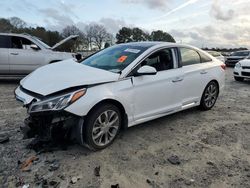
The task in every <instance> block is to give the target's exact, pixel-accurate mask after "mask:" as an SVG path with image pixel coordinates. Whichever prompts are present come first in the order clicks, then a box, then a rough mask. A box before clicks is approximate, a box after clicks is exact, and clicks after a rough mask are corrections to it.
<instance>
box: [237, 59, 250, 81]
mask: <svg viewBox="0 0 250 188" xmlns="http://www.w3.org/2000/svg"><path fill="white" fill-rule="evenodd" d="M245 78H248V79H250V57H248V58H246V59H244V60H241V61H239V62H238V63H236V65H235V67H234V79H235V80H236V81H241V82H242V81H244V79H245Z"/></svg>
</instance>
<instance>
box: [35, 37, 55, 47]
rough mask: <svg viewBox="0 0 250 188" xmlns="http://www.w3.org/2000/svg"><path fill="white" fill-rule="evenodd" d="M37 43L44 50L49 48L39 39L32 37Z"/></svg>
mask: <svg viewBox="0 0 250 188" xmlns="http://www.w3.org/2000/svg"><path fill="white" fill-rule="evenodd" d="M32 38H33V39H34V40H35V41H36V42H37V43H39V45H41V46H43V47H44V48H51V47H50V46H49V45H47V44H45V43H44V42H43V41H41V40H40V39H38V38H36V37H32Z"/></svg>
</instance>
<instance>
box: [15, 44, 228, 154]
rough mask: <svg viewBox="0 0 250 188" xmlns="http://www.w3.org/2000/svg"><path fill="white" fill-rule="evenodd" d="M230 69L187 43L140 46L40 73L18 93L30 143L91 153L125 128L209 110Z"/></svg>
mask: <svg viewBox="0 0 250 188" xmlns="http://www.w3.org/2000/svg"><path fill="white" fill-rule="evenodd" d="M224 76H225V64H223V63H222V62H221V61H219V60H217V59H216V58H214V57H213V56H211V55H209V54H208V53H206V52H204V51H202V50H200V49H197V48H195V47H191V46H188V45H182V44H175V43H165V42H138V43H127V44H120V45H116V46H113V47H110V48H107V49H104V50H102V51H100V52H98V53H96V54H94V55H92V56H90V57H88V58H87V59H85V60H83V61H82V62H81V63H76V62H74V61H73V60H67V61H64V62H60V63H56V64H51V65H47V66H44V67H41V68H39V69H37V70H36V71H34V72H33V73H31V74H30V75H28V76H27V77H25V78H24V79H23V80H21V82H20V86H19V87H18V88H17V89H16V90H15V95H16V98H17V100H19V101H21V102H22V103H23V104H24V106H25V107H26V108H27V110H28V114H29V117H28V118H27V119H26V120H25V124H24V125H23V126H22V127H21V128H22V130H23V132H24V133H25V135H26V136H27V137H32V136H35V135H39V136H40V137H45V138H47V139H51V138H52V139H53V138H57V137H70V138H71V139H75V140H77V141H78V143H80V144H82V145H85V146H88V147H89V148H90V149H92V150H99V149H103V148H105V147H107V146H108V145H110V144H111V143H112V142H113V141H114V139H115V138H116V137H117V134H118V133H119V131H120V130H121V128H127V127H131V126H133V125H136V124H140V123H143V122H146V121H149V120H153V119H156V118H159V117H162V116H165V115H168V114H172V113H175V112H178V111H181V110H185V109H188V108H192V107H195V106H199V107H200V108H201V109H202V110H209V109H211V108H212V107H213V106H214V104H215V103H216V100H217V97H218V95H219V93H220V91H221V90H222V89H223V87H224Z"/></svg>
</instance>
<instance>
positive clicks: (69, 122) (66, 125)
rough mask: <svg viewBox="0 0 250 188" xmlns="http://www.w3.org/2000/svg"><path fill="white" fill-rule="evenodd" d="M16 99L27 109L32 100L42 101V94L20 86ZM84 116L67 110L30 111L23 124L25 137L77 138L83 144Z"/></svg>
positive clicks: (16, 92)
mask: <svg viewBox="0 0 250 188" xmlns="http://www.w3.org/2000/svg"><path fill="white" fill-rule="evenodd" d="M15 97H16V99H17V100H18V101H19V102H21V103H22V104H23V106H24V107H26V108H27V111H28V109H29V107H30V105H31V104H32V102H36V101H40V100H41V99H42V98H41V96H39V95H37V94H36V93H32V92H30V91H26V90H24V89H22V87H20V86H19V87H18V88H17V89H16V90H15ZM83 123H84V118H83V117H80V116H77V115H74V114H71V113H69V112H66V111H64V110H59V111H46V112H37V113H28V117H27V118H26V119H25V120H24V123H23V124H22V125H21V127H20V128H21V131H22V132H23V134H24V138H33V137H39V138H40V139H42V140H47V141H48V140H53V141H55V140H61V139H70V140H76V141H77V142H78V143H80V144H83V139H82V135H83V134H82V126H83Z"/></svg>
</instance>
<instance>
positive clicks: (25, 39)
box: [0, 33, 78, 78]
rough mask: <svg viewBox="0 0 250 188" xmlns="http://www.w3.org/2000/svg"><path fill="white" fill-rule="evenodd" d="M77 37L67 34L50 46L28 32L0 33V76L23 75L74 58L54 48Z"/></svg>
mask: <svg viewBox="0 0 250 188" xmlns="http://www.w3.org/2000/svg"><path fill="white" fill-rule="evenodd" d="M77 37H78V35H72V36H69V37H67V38H66V39H64V40H62V41H61V42H59V43H57V44H56V45H54V46H53V47H50V46H48V45H47V44H45V43H44V42H42V41H41V40H40V39H38V38H37V37H34V36H31V35H28V34H13V33H0V78H12V77H14V78H19V77H23V76H25V75H27V74H29V73H30V72H32V71H33V70H35V69H37V68H38V67H41V66H43V65H47V64H50V63H54V62H57V61H61V60H65V59H71V58H74V57H75V56H74V54H72V53H67V52H59V51H55V49H56V48H57V47H58V46H60V45H61V44H63V43H65V42H67V41H69V40H71V39H76V38H77Z"/></svg>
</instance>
